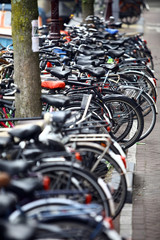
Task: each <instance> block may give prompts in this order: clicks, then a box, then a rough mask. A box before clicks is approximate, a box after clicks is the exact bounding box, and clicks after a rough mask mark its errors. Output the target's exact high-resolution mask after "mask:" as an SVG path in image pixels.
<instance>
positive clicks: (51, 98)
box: [41, 94, 69, 108]
mask: <svg viewBox="0 0 160 240" xmlns="http://www.w3.org/2000/svg"><path fill="white" fill-rule="evenodd" d="M41 100H42V101H43V102H45V103H48V104H50V105H51V106H54V107H56V108H61V107H63V106H65V105H66V104H68V103H69V98H68V97H66V96H64V95H60V94H55V95H45V94H42V95H41Z"/></svg>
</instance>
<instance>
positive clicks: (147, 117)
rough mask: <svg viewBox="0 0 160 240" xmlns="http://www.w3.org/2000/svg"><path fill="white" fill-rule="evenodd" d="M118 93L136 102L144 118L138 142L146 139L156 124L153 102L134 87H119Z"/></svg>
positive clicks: (147, 95) (148, 96)
mask: <svg viewBox="0 0 160 240" xmlns="http://www.w3.org/2000/svg"><path fill="white" fill-rule="evenodd" d="M120 91H121V92H122V93H123V94H124V95H126V96H128V97H130V98H133V99H135V100H136V102H137V104H138V105H139V106H140V107H141V110H142V114H143V117H144V127H143V132H142V135H141V137H140V138H139V140H142V139H144V138H146V137H147V136H148V135H149V134H150V133H151V132H152V130H153V128H154V126H155V123H156V116H157V109H156V105H155V102H154V100H153V99H152V98H151V96H150V95H149V94H147V93H146V92H144V91H143V90H141V89H139V88H136V87H129V86H128V87H125V86H121V87H120Z"/></svg>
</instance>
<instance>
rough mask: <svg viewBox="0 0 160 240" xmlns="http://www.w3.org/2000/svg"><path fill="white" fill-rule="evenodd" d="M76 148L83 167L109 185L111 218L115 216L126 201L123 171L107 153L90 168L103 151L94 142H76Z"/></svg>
mask: <svg viewBox="0 0 160 240" xmlns="http://www.w3.org/2000/svg"><path fill="white" fill-rule="evenodd" d="M76 149H77V150H78V151H79V152H80V155H81V157H82V164H83V165H84V166H85V168H87V169H89V170H90V171H91V172H92V173H94V174H95V176H97V177H101V178H102V179H103V180H104V182H105V183H106V184H108V185H109V186H110V187H111V189H112V191H111V192H112V197H113V200H114V205H115V215H114V216H113V218H116V217H117V216H118V214H119V213H120V211H121V210H122V208H123V206H124V204H125V202H126V197H127V182H126V176H125V173H124V172H123V170H122V168H121V167H120V165H119V164H118V163H117V162H116V161H115V160H114V159H113V158H111V156H109V154H105V155H104V156H103V158H102V160H101V161H100V163H99V164H98V165H97V167H96V168H95V169H94V170H92V168H93V166H94V164H95V163H96V161H98V159H99V157H100V155H101V154H102V152H103V151H101V150H100V149H98V148H96V145H95V144H94V143H87V142H85V143H83V142H77V143H76Z"/></svg>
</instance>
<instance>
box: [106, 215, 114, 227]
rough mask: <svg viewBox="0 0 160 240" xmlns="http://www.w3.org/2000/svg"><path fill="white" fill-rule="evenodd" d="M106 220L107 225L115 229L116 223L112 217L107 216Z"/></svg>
mask: <svg viewBox="0 0 160 240" xmlns="http://www.w3.org/2000/svg"><path fill="white" fill-rule="evenodd" d="M104 222H105V225H106V227H107V228H109V229H114V224H113V220H112V218H110V217H105V219H104Z"/></svg>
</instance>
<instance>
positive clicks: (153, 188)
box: [132, 1, 160, 240]
mask: <svg viewBox="0 0 160 240" xmlns="http://www.w3.org/2000/svg"><path fill="white" fill-rule="evenodd" d="M153 2H154V1H153ZM150 6H151V8H150V11H149V12H146V13H145V14H144V38H145V39H146V40H147V42H148V46H149V47H150V49H151V51H152V55H153V59H154V63H155V76H156V77H157V78H158V79H159V81H158V82H157V86H158V88H157V90H158V96H159V88H160V2H158V1H157V2H156V3H154V4H153V5H152V4H150ZM152 6H154V7H152ZM157 107H158V112H160V102H159V97H158V101H157ZM143 143H145V144H144V145H137V154H136V172H135V178H134V179H135V182H134V194H133V217H132V231H133V234H132V238H133V240H151V239H152V240H159V239H160V121H159V115H158V116H157V123H156V126H155V128H154V130H153V132H152V133H151V134H150V135H149V136H148V137H147V138H146V139H145V140H143Z"/></svg>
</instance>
